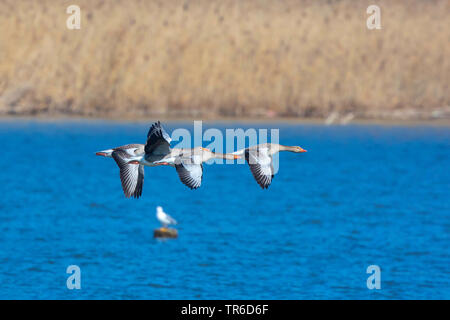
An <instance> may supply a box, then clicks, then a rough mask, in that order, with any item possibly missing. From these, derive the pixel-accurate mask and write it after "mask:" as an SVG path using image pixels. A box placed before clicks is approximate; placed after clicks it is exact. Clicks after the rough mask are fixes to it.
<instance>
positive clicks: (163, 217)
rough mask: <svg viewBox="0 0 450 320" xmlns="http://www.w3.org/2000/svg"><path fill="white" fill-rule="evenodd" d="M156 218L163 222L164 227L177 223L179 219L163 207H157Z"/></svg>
mask: <svg viewBox="0 0 450 320" xmlns="http://www.w3.org/2000/svg"><path fill="white" fill-rule="evenodd" d="M156 218H157V219H158V221H159V222H161V224H162V227H163V228H167V226H168V225H170V224H177V221H176V220H175V219H174V218H172V217H171V216H169V215H168V214H167V213H165V212H164V211H163V208H162V207H160V206H158V207H156Z"/></svg>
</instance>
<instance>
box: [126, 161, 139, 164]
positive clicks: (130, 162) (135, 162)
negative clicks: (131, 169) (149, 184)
mask: <svg viewBox="0 0 450 320" xmlns="http://www.w3.org/2000/svg"><path fill="white" fill-rule="evenodd" d="M128 164H139V161H137V160H132V161H129V162H128Z"/></svg>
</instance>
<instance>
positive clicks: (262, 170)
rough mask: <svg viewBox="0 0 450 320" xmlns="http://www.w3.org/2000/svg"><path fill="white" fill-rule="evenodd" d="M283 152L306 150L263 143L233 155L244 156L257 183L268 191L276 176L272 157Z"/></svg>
mask: <svg viewBox="0 0 450 320" xmlns="http://www.w3.org/2000/svg"><path fill="white" fill-rule="evenodd" d="M281 151H290V152H295V153H300V152H306V150H305V149H303V148H301V147H297V146H283V145H280V144H276V143H263V144H259V145H256V146H252V147H249V148H246V149H242V150H239V151H236V152H233V153H232V154H234V155H238V156H244V157H245V160H246V161H247V163H248V165H249V167H250V171H251V172H252V174H253V177H254V178H255V180H256V182H258V184H259V185H260V186H261V188H263V189H267V188H268V187H269V186H270V184H271V183H272V179H273V177H274V175H275V173H274V168H273V159H272V156H273V155H274V154H275V153H277V152H281Z"/></svg>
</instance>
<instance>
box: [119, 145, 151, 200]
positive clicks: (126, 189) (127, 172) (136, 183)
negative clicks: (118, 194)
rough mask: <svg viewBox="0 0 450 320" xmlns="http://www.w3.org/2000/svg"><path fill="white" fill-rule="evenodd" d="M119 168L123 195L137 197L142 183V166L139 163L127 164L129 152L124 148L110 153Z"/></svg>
mask: <svg viewBox="0 0 450 320" xmlns="http://www.w3.org/2000/svg"><path fill="white" fill-rule="evenodd" d="M111 156H112V157H113V159H114V160H115V161H116V163H117V165H118V166H119V170H120V181H121V182H122V189H123V193H124V194H125V197H127V198H130V197H134V198H136V199H137V198H139V197H140V196H141V195H142V187H143V185H144V166H143V165H141V164H129V163H128V159H129V157H130V154H128V153H127V152H126V151H125V150H116V151H114V152H113V153H112V155H111Z"/></svg>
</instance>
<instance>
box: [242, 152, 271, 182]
mask: <svg viewBox="0 0 450 320" xmlns="http://www.w3.org/2000/svg"><path fill="white" fill-rule="evenodd" d="M245 160H246V161H247V163H248V165H249V167H250V171H251V172H252V174H253V177H254V178H255V180H256V182H258V184H259V185H260V186H261V188H263V189H267V188H268V187H269V186H270V184H271V183H272V179H273V177H274V169H273V164H272V157H271V156H270V155H269V153H268V149H267V148H262V149H258V148H255V149H246V150H245Z"/></svg>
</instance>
